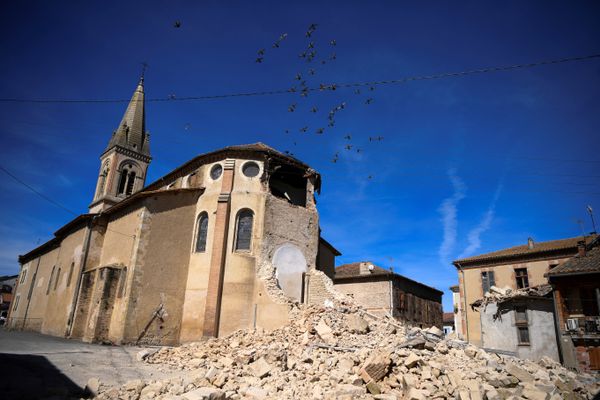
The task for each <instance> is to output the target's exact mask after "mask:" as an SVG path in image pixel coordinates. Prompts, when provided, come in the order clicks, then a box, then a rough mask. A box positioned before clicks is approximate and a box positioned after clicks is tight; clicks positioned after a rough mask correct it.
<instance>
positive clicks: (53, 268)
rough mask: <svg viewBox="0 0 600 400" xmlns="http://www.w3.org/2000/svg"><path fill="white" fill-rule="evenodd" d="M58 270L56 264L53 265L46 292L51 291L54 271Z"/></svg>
mask: <svg viewBox="0 0 600 400" xmlns="http://www.w3.org/2000/svg"><path fill="white" fill-rule="evenodd" d="M55 271H56V265H55V266H54V267H52V272H51V273H50V278H48V287H47V288H46V294H48V293H50V287H51V286H52V279H54V272H55Z"/></svg>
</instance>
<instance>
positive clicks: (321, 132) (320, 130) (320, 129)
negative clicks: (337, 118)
mask: <svg viewBox="0 0 600 400" xmlns="http://www.w3.org/2000/svg"><path fill="white" fill-rule="evenodd" d="M323 132H325V128H319V129H317V130H316V132H315V133H316V134H317V135H322V134H323Z"/></svg>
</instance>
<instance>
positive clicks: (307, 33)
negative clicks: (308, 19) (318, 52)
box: [306, 24, 317, 37]
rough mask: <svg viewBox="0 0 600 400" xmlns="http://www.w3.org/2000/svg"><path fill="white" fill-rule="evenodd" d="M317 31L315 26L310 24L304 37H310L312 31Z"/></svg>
mask: <svg viewBox="0 0 600 400" xmlns="http://www.w3.org/2000/svg"><path fill="white" fill-rule="evenodd" d="M316 30H317V24H310V26H309V27H308V30H307V31H306V37H311V35H312V34H313V32H314V31H316Z"/></svg>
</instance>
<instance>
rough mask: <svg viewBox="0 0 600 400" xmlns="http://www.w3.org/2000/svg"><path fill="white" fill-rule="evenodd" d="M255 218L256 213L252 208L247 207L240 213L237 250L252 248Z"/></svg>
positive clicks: (236, 242) (236, 239) (236, 240)
mask: <svg viewBox="0 0 600 400" xmlns="http://www.w3.org/2000/svg"><path fill="white" fill-rule="evenodd" d="M253 220H254V213H253V212H252V210H248V209H245V210H241V211H240V212H239V213H238V217H237V229H236V237H235V250H250V244H251V240H252V223H253Z"/></svg>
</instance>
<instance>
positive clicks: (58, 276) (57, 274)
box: [54, 268, 60, 290]
mask: <svg viewBox="0 0 600 400" xmlns="http://www.w3.org/2000/svg"><path fill="white" fill-rule="evenodd" d="M59 279H60V268H59V269H58V272H57V273H56V279H55V280H54V290H56V287H57V286H58V280H59Z"/></svg>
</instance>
